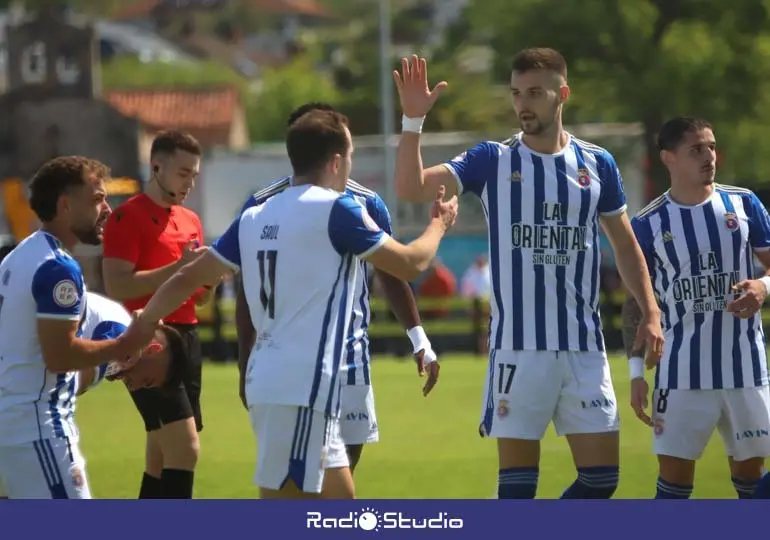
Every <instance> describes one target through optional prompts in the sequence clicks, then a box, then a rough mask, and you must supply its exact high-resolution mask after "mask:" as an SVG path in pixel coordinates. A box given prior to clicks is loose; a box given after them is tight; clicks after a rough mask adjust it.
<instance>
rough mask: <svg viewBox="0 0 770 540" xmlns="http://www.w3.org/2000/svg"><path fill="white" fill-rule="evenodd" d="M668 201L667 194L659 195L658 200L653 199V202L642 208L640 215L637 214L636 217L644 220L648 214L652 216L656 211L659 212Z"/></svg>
mask: <svg viewBox="0 0 770 540" xmlns="http://www.w3.org/2000/svg"><path fill="white" fill-rule="evenodd" d="M667 200H668V199H667V198H666V194H665V193H664V194H663V195H659V196H658V197H657V198H656V199H653V201H652V202H651V203H650V204H648V205H647V206H645V207H644V208H642V209H641V210H640V211H639V213H638V214H636V217H640V218H642V217H645V216H647V215H648V214H651V213H652V212H654V211H655V210H657V209H658V208H660V207H661V206H663V205H664V204H666V201H667Z"/></svg>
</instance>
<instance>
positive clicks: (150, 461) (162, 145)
mask: <svg viewBox="0 0 770 540" xmlns="http://www.w3.org/2000/svg"><path fill="white" fill-rule="evenodd" d="M200 160H201V147H200V144H199V143H198V141H196V140H195V138H194V137H192V136H191V135H189V134H187V133H184V132H180V131H166V132H162V133H160V134H158V135H157V137H155V140H154V141H153V143H152V149H151V150H150V166H151V171H150V174H151V176H150V181H149V183H148V185H147V189H146V192H145V193H140V194H138V195H135V196H134V197H132V198H130V199H129V200H128V201H126V202H125V203H123V204H122V205H120V206H119V207H118V208H116V209H115V211H114V212H113V214H112V216H110V219H109V221H108V222H107V225H106V227H105V231H104V263H103V270H104V284H105V288H106V291H107V294H108V295H109V296H110V297H112V298H114V299H115V300H118V301H120V302H123V304H124V305H125V306H126V308H127V309H129V310H131V311H133V310H137V309H141V308H143V307H144V305H145V304H146V303H147V301H148V300H149V299H150V297H151V296H152V294H153V293H154V292H155V291H156V290H157V289H158V288H159V287H160V286H161V285H162V284H163V283H164V282H165V281H166V280H167V279H168V278H170V277H171V276H172V275H173V274H174V273H176V271H177V270H178V269H180V268H181V267H182V266H184V265H185V264H187V263H188V262H190V261H192V260H194V259H196V258H197V257H198V256H200V255H201V254H202V253H204V252H205V251H206V249H207V248H206V247H204V246H203V245H202V244H203V231H202V227H201V222H200V218H198V216H197V215H196V214H195V212H193V211H192V210H189V209H187V208H185V207H184V206H182V203H183V202H184V200H185V199H186V198H187V195H188V194H189V193H190V191H191V190H192V189H193V187H194V186H195V179H196V177H197V176H198V171H199V170H200ZM210 295H211V289H209V288H207V289H201V290H199V291H198V292H197V293H196V294H195V295H193V296H192V297H191V298H189V299H188V300H187V301H186V302H185V303H184V304H182V305H181V306H179V308H178V309H177V310H176V311H174V312H173V313H172V314H171V315H169V316H168V317H167V318H166V319H165V320H164V322H165V323H166V324H168V325H169V326H171V327H173V328H174V329H176V330H177V331H178V332H179V334H180V335H181V336H182V338H183V341H184V345H185V350H184V351H181V352H180V354H182V355H184V356H185V358H184V359H177V360H178V361H177V362H175V364H176V365H178V366H180V365H181V366H183V367H182V368H179V369H182V371H183V373H180V374H177V375H178V377H179V379H180V380H181V381H182V382H181V384H179V385H178V386H176V387H174V388H173V389H171V390H168V389H165V390H164V389H158V388H145V389H140V390H136V391H134V392H131V397H132V399H133V400H134V403H135V404H136V408H137V409H138V410H139V413H140V414H141V415H142V419H143V420H144V426H145V430H146V431H147V450H146V454H145V455H146V458H145V459H146V463H145V470H144V475H143V477H142V484H141V488H140V490H139V498H140V499H158V498H161V499H191V498H192V493H193V478H194V471H195V465H196V463H197V461H198V450H199V440H198V432H200V431H201V429H202V428H203V423H202V420H201V410H200V395H201V367H202V358H201V347H200V340H199V338H198V332H197V323H198V319H197V317H196V312H195V306H196V304H198V305H200V304H203V303H205V302H206V301H207V300H208V299H209V297H210Z"/></svg>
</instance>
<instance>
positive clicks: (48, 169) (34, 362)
mask: <svg viewBox="0 0 770 540" xmlns="http://www.w3.org/2000/svg"><path fill="white" fill-rule="evenodd" d="M109 174H110V172H109V169H108V168H107V167H106V166H105V165H103V164H102V163H99V162H98V161H95V160H91V159H88V158H85V157H81V156H65V157H57V158H55V159H53V160H51V161H48V162H47V163H45V164H44V165H43V166H42V167H41V168H40V170H39V171H38V172H37V173H36V174H35V176H34V178H33V179H32V181H31V183H30V194H31V196H30V206H31V207H32V210H33V211H34V212H35V214H36V215H37V217H38V219H39V220H40V222H41V223H42V227H41V229H40V230H38V231H36V232H34V233H33V234H31V235H30V236H28V237H27V238H26V239H24V240H23V241H22V242H21V243H20V244H19V245H18V246H17V247H16V248H15V249H14V250H13V251H12V252H11V253H9V254H8V255H7V256H6V257H5V259H4V260H3V262H2V264H0V358H2V361H0V426H2V429H0V483H1V484H3V486H4V488H5V490H6V492H7V494H8V495H9V496H10V497H11V498H54V499H66V498H73V499H74V498H79V499H80V498H90V493H89V490H88V485H87V483H86V482H85V473H84V470H83V458H82V455H81V454H80V450H79V448H78V429H77V426H76V425H75V394H76V386H77V376H78V372H79V371H81V370H88V369H93V368H95V367H97V366H100V365H102V364H105V363H107V362H109V361H115V362H117V363H118V364H119V365H120V364H123V365H124V367H127V364H125V361H126V359H127V358H129V357H130V356H133V355H134V351H135V350H136V348H137V347H138V346H141V343H137V342H136V341H135V342H133V343H132V342H131V341H130V338H129V337H127V336H121V337H118V338H113V339H103V340H100V341H92V340H88V339H84V338H83V337H82V325H83V322H84V317H85V313H86V310H85V300H84V294H85V287H84V281H83V274H82V272H81V269H80V266H79V265H78V263H77V262H76V261H75V259H73V258H72V257H71V256H70V252H71V250H72V248H73V247H74V246H75V245H76V244H77V243H78V242H82V243H84V244H90V245H98V244H99V243H100V242H101V240H102V230H103V225H104V222H105V220H106V219H107V216H108V215H109V214H110V207H109V205H108V204H107V199H106V196H107V193H106V191H105V188H104V180H105V179H106V178H108V177H109Z"/></svg>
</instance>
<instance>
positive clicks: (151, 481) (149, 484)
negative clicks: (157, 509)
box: [139, 473, 163, 499]
mask: <svg viewBox="0 0 770 540" xmlns="http://www.w3.org/2000/svg"><path fill="white" fill-rule="evenodd" d="M139 498H140V499H162V498H163V484H162V482H161V480H160V478H156V477H155V476H151V475H149V474H147V473H144V475H143V476H142V486H141V487H140V488H139Z"/></svg>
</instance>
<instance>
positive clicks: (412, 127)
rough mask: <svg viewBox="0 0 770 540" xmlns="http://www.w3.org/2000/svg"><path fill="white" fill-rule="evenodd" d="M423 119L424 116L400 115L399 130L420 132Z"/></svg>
mask: <svg viewBox="0 0 770 540" xmlns="http://www.w3.org/2000/svg"><path fill="white" fill-rule="evenodd" d="M424 121H425V117H424V116H421V117H419V118H409V117H408V116H406V115H402V116H401V131H408V132H411V133H422V123H423V122H424Z"/></svg>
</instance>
